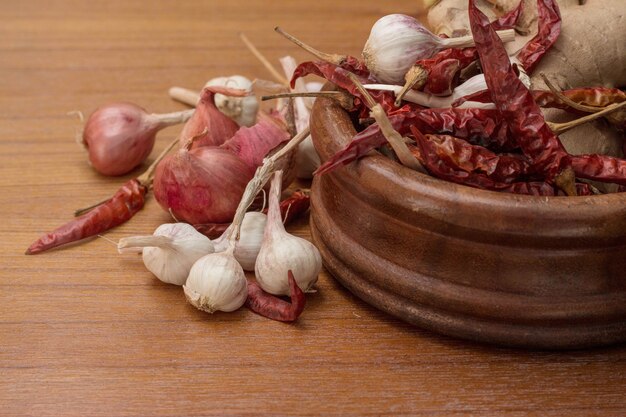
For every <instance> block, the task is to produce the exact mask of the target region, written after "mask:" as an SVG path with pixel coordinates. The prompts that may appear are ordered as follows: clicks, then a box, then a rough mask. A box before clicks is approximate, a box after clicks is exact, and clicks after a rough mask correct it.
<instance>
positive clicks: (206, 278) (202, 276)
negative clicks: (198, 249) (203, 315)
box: [183, 246, 248, 313]
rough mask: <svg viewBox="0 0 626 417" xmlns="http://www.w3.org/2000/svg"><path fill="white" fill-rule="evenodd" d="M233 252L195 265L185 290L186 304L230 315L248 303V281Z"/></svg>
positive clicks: (217, 254) (184, 286)
mask: <svg viewBox="0 0 626 417" xmlns="http://www.w3.org/2000/svg"><path fill="white" fill-rule="evenodd" d="M232 249H233V248H232V246H231V248H230V249H229V250H227V251H226V252H221V253H212V254H210V255H206V256H204V257H202V258H200V259H198V261H197V262H196V263H195V264H193V267H192V268H191V271H189V277H188V278H187V282H186V283H185V285H183V290H184V291H185V297H186V298H187V301H189V303H191V305H193V306H194V307H196V308H197V309H199V310H202V311H206V312H207V313H213V312H215V311H218V310H219V311H225V312H230V311H235V310H237V309H238V308H239V307H241V306H242V305H243V303H245V301H246V298H247V297H248V281H247V280H246V275H245V273H244V272H243V269H242V268H241V265H239V262H237V260H236V259H235V257H234V256H233V253H232Z"/></svg>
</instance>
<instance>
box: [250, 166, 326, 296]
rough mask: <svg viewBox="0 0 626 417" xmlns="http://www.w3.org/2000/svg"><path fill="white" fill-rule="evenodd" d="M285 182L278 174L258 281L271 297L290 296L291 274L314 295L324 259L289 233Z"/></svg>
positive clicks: (264, 239)
mask: <svg viewBox="0 0 626 417" xmlns="http://www.w3.org/2000/svg"><path fill="white" fill-rule="evenodd" d="M281 181H282V171H276V173H275V174H274V178H273V179H272V186H271V189H270V193H269V194H270V196H269V211H268V221H267V225H266V226H265V232H264V235H263V243H262V244H261V250H260V252H259V255H258V256H257V260H256V265H255V268H254V272H255V276H256V280H257V282H258V283H259V285H260V286H261V288H263V290H265V291H267V292H269V293H271V294H274V295H289V294H290V290H289V281H288V272H289V270H291V271H292V272H293V276H294V278H295V279H296V282H297V283H298V286H299V287H300V289H302V290H303V291H304V292H307V291H309V292H310V291H311V290H312V287H313V285H314V284H315V283H316V282H317V277H318V275H319V273H320V270H321V269H322V257H321V256H320V253H319V251H318V250H317V248H316V247H315V245H313V244H312V243H311V242H309V241H308V240H305V239H302V238H299V237H297V236H293V235H291V234H289V233H287V232H286V231H285V227H284V226H283V223H282V220H281V218H280V208H279V200H280V193H281Z"/></svg>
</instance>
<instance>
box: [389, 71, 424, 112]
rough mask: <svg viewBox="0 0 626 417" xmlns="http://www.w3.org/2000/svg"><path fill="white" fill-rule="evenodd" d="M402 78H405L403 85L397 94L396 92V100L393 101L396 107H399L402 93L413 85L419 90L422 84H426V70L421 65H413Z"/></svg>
mask: <svg viewBox="0 0 626 417" xmlns="http://www.w3.org/2000/svg"><path fill="white" fill-rule="evenodd" d="M404 79H405V80H406V82H405V83H404V86H403V87H402V89H401V90H400V91H399V92H398V94H396V102H395V103H394V104H395V105H396V107H400V105H401V104H402V99H403V98H404V95H405V94H406V93H407V92H408V91H409V90H411V89H413V88H414V87H415V88H416V89H418V90H419V89H421V88H422V87H423V86H424V84H426V80H428V71H426V70H425V69H424V68H423V67H422V66H421V65H413V66H412V67H411V68H410V69H409V70H408V71H407V73H406V74H405V75H404Z"/></svg>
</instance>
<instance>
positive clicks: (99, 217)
mask: <svg viewBox="0 0 626 417" xmlns="http://www.w3.org/2000/svg"><path fill="white" fill-rule="evenodd" d="M177 143H178V139H177V140H174V141H173V142H172V143H170V144H169V145H168V146H167V147H166V148H165V149H164V150H163V151H162V152H161V154H160V155H159V156H158V157H157V158H156V159H155V160H154V162H152V164H151V165H150V166H149V167H148V169H146V171H145V172H144V173H143V174H141V175H140V176H139V177H137V178H135V179H132V180H130V181H128V182H127V183H126V184H124V185H123V186H122V187H121V188H120V189H119V190H118V191H117V192H116V193H115V194H114V195H113V197H111V198H110V199H108V200H105V201H103V202H101V203H98V204H96V205H94V206H92V207H89V208H88V209H85V210H78V212H81V213H85V214H83V215H81V216H80V217H76V218H75V219H74V220H72V221H70V222H67V223H66V224H64V225H63V226H61V227H58V228H57V229H55V230H53V231H52V232H50V233H48V234H46V235H43V236H42V237H40V238H39V239H38V240H37V241H36V242H34V243H33V244H32V245H30V247H29V248H28V249H27V250H26V254H27V255H31V254H35V253H40V252H43V251H46V250H48V249H52V248H56V247H57V246H61V245H65V244H67V243H71V242H76V241H78V240H82V239H85V238H88V237H90V236H95V235H97V234H99V233H102V232H106V231H107V230H109V229H111V228H113V227H115V226H119V225H120V224H122V223H125V222H126V221H128V220H130V219H131V218H132V217H133V216H134V215H135V214H136V213H137V212H138V211H139V210H141V208H142V207H143V205H144V203H145V195H146V193H147V192H148V188H149V186H150V184H152V179H153V175H154V170H155V169H156V166H157V165H158V164H159V162H160V161H161V160H162V159H163V158H164V157H165V155H167V153H168V152H169V151H170V150H171V149H172V148H173V147H174V146H175V145H176V144H177Z"/></svg>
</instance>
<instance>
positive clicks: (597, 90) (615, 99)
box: [533, 87, 626, 112]
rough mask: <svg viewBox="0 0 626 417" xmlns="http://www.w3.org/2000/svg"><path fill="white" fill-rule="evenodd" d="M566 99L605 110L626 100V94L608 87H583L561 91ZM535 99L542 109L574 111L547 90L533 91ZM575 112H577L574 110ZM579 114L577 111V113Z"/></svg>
mask: <svg viewBox="0 0 626 417" xmlns="http://www.w3.org/2000/svg"><path fill="white" fill-rule="evenodd" d="M561 94H563V95H564V96H565V97H567V98H569V99H570V100H572V101H575V102H576V103H578V104H582V105H584V106H591V107H599V108H603V107H606V106H609V105H611V104H615V103H621V102H622V101H625V100H626V93H625V92H623V91H622V90H620V89H618V88H606V87H583V88H572V89H569V90H563V91H561ZM533 97H534V98H535V101H536V102H537V104H539V105H540V106H541V107H551V108H558V109H563V110H572V109H571V107H570V106H568V105H567V104H566V103H564V102H563V101H561V100H560V99H559V98H558V97H557V96H556V95H555V94H554V93H552V92H551V91H546V90H535V91H533ZM574 111H575V110H574ZM575 112H577V111H575Z"/></svg>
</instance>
